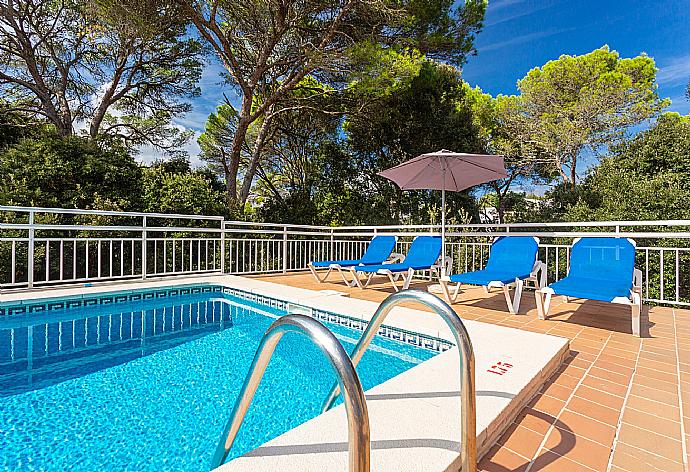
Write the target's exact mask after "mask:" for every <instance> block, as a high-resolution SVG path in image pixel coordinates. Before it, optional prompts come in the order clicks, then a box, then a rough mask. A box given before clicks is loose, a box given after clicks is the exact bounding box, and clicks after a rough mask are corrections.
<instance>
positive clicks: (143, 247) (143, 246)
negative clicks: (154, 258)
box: [141, 216, 148, 279]
mask: <svg viewBox="0 0 690 472" xmlns="http://www.w3.org/2000/svg"><path fill="white" fill-rule="evenodd" d="M142 226H143V228H142V230H141V278H142V279H146V270H147V267H146V266H147V264H146V238H147V236H148V235H147V234H146V217H145V216H144V217H143V221H142Z"/></svg>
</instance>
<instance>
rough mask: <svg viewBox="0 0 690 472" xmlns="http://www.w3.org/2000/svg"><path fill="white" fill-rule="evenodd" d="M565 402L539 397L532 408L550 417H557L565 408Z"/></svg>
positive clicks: (532, 403) (544, 396)
mask: <svg viewBox="0 0 690 472" xmlns="http://www.w3.org/2000/svg"><path fill="white" fill-rule="evenodd" d="M564 406H565V402H564V401H563V400H559V399H557V398H553V397H549V396H546V395H542V396H540V397H538V398H537V399H536V400H535V401H533V402H531V403H530V407H531V408H532V409H534V410H537V411H541V412H543V413H546V414H548V415H552V416H557V415H558V414H559V413H560V412H561V410H562V409H563V407H564Z"/></svg>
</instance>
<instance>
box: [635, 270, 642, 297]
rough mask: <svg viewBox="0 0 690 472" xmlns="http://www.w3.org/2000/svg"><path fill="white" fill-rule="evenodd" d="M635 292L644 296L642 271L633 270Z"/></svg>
mask: <svg viewBox="0 0 690 472" xmlns="http://www.w3.org/2000/svg"><path fill="white" fill-rule="evenodd" d="M633 292H636V293H639V294H640V295H642V271H641V270H640V269H635V270H633Z"/></svg>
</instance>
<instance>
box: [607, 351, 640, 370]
mask: <svg viewBox="0 0 690 472" xmlns="http://www.w3.org/2000/svg"><path fill="white" fill-rule="evenodd" d="M597 360H600V361H602V362H610V363H612V364H616V365H619V366H622V367H627V368H628V369H634V368H635V365H636V364H637V359H624V358H622V357H618V356H612V355H611V354H601V355H600V356H599V357H598V359H597Z"/></svg>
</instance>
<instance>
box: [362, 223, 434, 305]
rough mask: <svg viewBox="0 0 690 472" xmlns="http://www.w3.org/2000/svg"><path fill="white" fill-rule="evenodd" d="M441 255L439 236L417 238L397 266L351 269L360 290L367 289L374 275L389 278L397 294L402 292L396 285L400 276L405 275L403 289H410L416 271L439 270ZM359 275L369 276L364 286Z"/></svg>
mask: <svg viewBox="0 0 690 472" xmlns="http://www.w3.org/2000/svg"><path fill="white" fill-rule="evenodd" d="M440 255H441V238H440V237H438V236H417V237H416V238H415V240H414V241H412V245H411V246H410V250H409V251H408V252H407V256H405V259H404V260H403V261H402V262H399V263H395V264H380V265H366V266H355V267H350V272H352V277H353V279H354V282H355V283H356V284H357V286H358V287H359V288H365V287H367V286H368V285H369V282H371V279H372V277H373V276H374V275H377V274H378V275H385V276H387V277H388V278H389V279H390V281H391V283H392V284H393V288H394V289H395V291H396V292H398V291H400V289H399V288H398V285H397V284H396V283H395V280H396V279H397V276H398V275H403V285H402V289H403V290H406V289H408V288H409V287H410V282H412V276H413V275H414V272H415V271H416V270H434V269H436V268H437V265H436V263H437V261H438V259H439V256H440ZM359 274H368V278H367V280H366V282H365V283H364V284H362V281H361V280H360V278H359Z"/></svg>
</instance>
